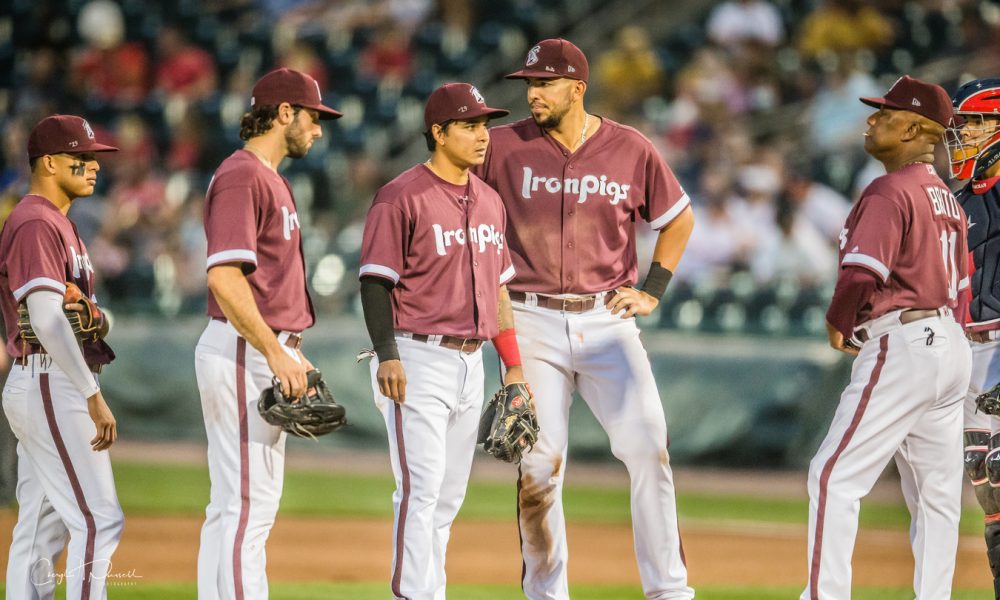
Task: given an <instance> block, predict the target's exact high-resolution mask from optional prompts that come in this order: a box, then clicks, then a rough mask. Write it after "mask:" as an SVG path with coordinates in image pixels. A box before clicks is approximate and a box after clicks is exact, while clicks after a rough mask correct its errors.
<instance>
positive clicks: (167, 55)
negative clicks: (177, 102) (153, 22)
mask: <svg viewBox="0 0 1000 600" xmlns="http://www.w3.org/2000/svg"><path fill="white" fill-rule="evenodd" d="M156 50H157V65H156V90H157V91H159V92H161V93H163V94H164V95H166V96H167V98H168V99H170V98H175V97H179V98H182V99H184V100H187V101H192V100H200V99H202V98H205V97H208V96H210V95H212V94H214V93H215V90H216V87H217V83H216V74H215V59H214V58H212V55H211V54H209V53H208V52H206V51H204V50H202V49H201V48H198V47H197V46H194V45H192V44H191V43H190V42H188V40H187V39H186V37H185V36H184V33H183V32H182V31H181V30H180V29H178V28H177V27H174V26H169V25H168V26H167V27H164V28H163V29H161V30H160V33H159V34H157V36H156Z"/></svg>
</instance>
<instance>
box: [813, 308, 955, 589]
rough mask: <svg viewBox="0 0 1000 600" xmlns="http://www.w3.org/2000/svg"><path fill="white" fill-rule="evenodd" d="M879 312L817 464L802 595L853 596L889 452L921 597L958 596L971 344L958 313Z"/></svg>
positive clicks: (814, 465)
mask: <svg viewBox="0 0 1000 600" xmlns="http://www.w3.org/2000/svg"><path fill="white" fill-rule="evenodd" d="M898 317H899V312H898V311H897V312H895V313H890V314H889V315H886V316H884V317H880V318H879V319H876V320H875V322H874V323H873V324H872V329H871V339H870V340H869V341H867V342H865V344H864V345H863V346H862V348H861V351H860V353H859V354H858V356H857V358H855V360H854V366H853V369H852V371H851V382H850V384H848V386H847V388H846V389H845V390H844V392H843V394H842V395H841V397H840V404H839V405H838V407H837V411H836V413H835V414H834V417H833V422H832V423H831V425H830V430H829V432H828V433H827V436H826V438H825V439H824V440H823V442H822V444H821V445H820V447H819V450H817V452H816V455H815V456H814V457H813V460H812V462H811V464H810V467H809V550H808V560H809V581H808V584H807V586H806V588H805V590H804V591H803V592H802V596H801V598H802V600H827V599H831V600H841V599H847V598H850V597H851V556H852V554H853V552H854V542H855V538H856V537H857V530H858V511H859V509H860V505H861V498H863V497H864V496H866V495H867V494H868V492H869V491H871V488H872V486H873V485H874V484H875V481H876V480H877V479H878V477H879V475H880V474H881V473H882V470H883V469H884V468H885V466H886V464H887V463H888V462H889V460H890V459H892V458H895V461H896V466H897V467H898V469H899V474H900V479H901V484H902V488H903V496H904V498H905V499H906V504H907V507H908V508H909V509H910V514H911V517H912V522H911V527H910V543H911V546H912V549H913V556H914V562H915V566H914V574H913V589H914V592H915V593H916V598H917V600H938V599H940V598H949V597H950V596H951V585H952V576H953V574H954V570H955V555H956V552H957V549H958V521H959V517H960V513H961V489H962V478H963V473H962V399H963V398H964V397H965V393H966V390H967V388H968V385H969V376H970V371H971V353H970V350H969V345H968V343H967V342H966V340H965V334H964V332H963V331H962V328H961V327H960V326H959V325H958V324H957V323H956V322H955V321H954V319H953V318H952V317H951V316H943V317H931V318H927V319H921V320H918V321H914V322H912V323H908V324H906V325H901V324H899V318H898Z"/></svg>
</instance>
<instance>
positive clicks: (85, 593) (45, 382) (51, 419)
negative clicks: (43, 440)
mask: <svg viewBox="0 0 1000 600" xmlns="http://www.w3.org/2000/svg"><path fill="white" fill-rule="evenodd" d="M38 383H39V387H40V388H41V392H42V406H43V407H44V409H45V420H46V421H47V422H48V424H49V431H51V432H52V441H53V442H55V444H56V450H57V451H58V452H59V459H60V460H62V464H63V468H64V469H66V476H67V477H69V484H70V486H71V487H72V488H73V496H75V497H76V504H77V506H78V507H79V508H80V512H81V513H83V520H84V521H85V522H86V524H87V544H86V550H85V551H84V557H83V587H82V588H81V589H82V592H81V593H80V599H81V600H89V599H90V580H91V578H92V576H93V570H94V544H95V543H96V539H97V524H96V523H94V515H93V514H92V513H91V512H90V507H89V506H87V499H86V498H84V497H83V488H82V487H81V486H80V479H79V478H78V477H77V476H76V470H74V469H73V462H72V461H71V460H70V457H69V452H67V451H66V443H65V442H63V438H62V434H61V433H59V425H58V424H57V423H56V412H55V409H54V408H53V406H52V391H51V390H50V389H49V374H48V373H42V374H41V375H40V376H39V378H38ZM70 568H72V567H70Z"/></svg>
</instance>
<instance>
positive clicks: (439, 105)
mask: <svg viewBox="0 0 1000 600" xmlns="http://www.w3.org/2000/svg"><path fill="white" fill-rule="evenodd" d="M509 114H510V111H509V110H504V109H502V108H490V107H489V106H486V100H485V99H484V98H483V95H482V94H480V93H479V90H477V89H476V86H474V85H472V84H471V83H446V84H444V85H442V86H441V87H439V88H438V89H436V90H434V92H432V93H431V96H430V98H428V99H427V106H425V107H424V126H425V127H426V128H427V131H430V130H431V125H434V124H441V123H444V122H445V121H468V120H471V119H475V118H476V117H481V116H483V115H486V116H488V117H489V118H491V119H493V118H496V117H506V116H507V115H509Z"/></svg>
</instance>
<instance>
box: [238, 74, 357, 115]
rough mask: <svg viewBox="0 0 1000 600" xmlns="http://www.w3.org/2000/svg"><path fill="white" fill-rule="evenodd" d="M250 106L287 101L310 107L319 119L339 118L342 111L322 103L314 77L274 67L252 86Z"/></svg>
mask: <svg viewBox="0 0 1000 600" xmlns="http://www.w3.org/2000/svg"><path fill="white" fill-rule="evenodd" d="M252 94H253V95H252V96H251V97H250V107H251V108H253V107H255V106H268V105H271V106H277V105H279V104H281V103H282V102H287V103H289V104H291V105H292V106H301V107H302V108H310V109H312V110H315V111H318V112H319V118H320V119H339V118H340V117H342V116H344V113H342V112H338V111H336V110H333V109H332V108H330V107H329V106H324V105H323V98H322V97H321V96H320V93H319V83H317V82H316V80H315V79H313V78H312V77H310V76H309V75H306V74H305V73H300V72H299V71H293V70H291V69H286V68H281V69H275V70H273V71H271V72H270V73H268V74H267V75H264V76H263V77H261V78H260V79H259V80H257V83H255V84H254V86H253V92H252Z"/></svg>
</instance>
